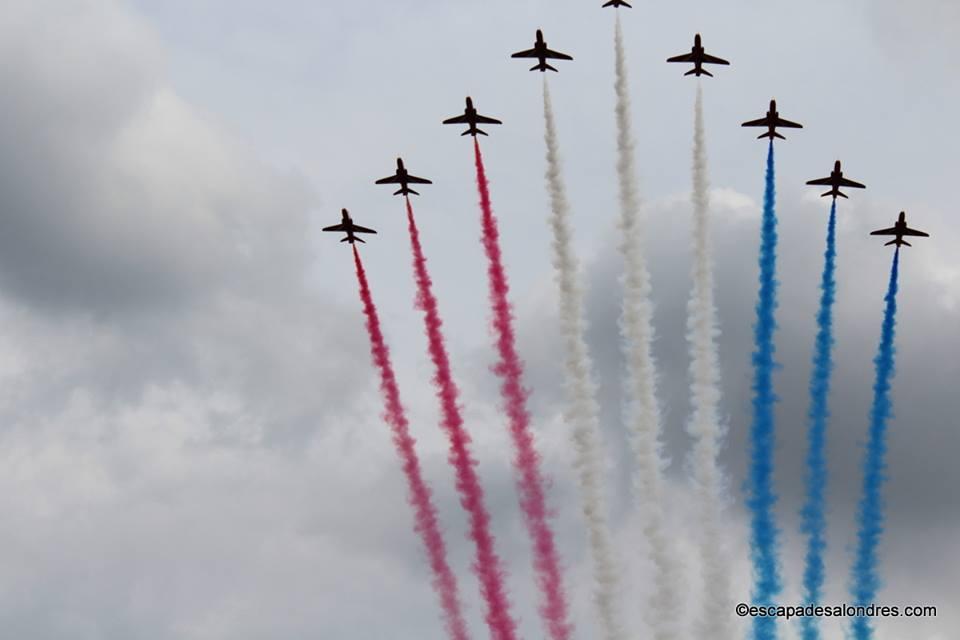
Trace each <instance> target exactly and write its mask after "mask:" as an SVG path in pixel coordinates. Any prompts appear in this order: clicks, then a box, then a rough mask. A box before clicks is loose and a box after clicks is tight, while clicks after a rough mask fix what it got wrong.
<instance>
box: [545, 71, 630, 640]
mask: <svg viewBox="0 0 960 640" xmlns="http://www.w3.org/2000/svg"><path fill="white" fill-rule="evenodd" d="M543 117H544V121H545V122H546V133H545V136H544V137H545V139H546V143H547V172H546V179H547V190H548V192H549V194H550V209H551V212H552V215H551V216H550V227H551V228H552V230H553V266H554V268H555V269H556V271H555V273H554V277H555V278H556V281H557V285H558V286H559V288H560V332H561V336H562V337H563V345H564V351H565V358H564V366H565V368H566V380H565V386H566V392H567V398H568V404H567V408H566V411H565V418H566V421H567V423H568V424H569V425H571V426H572V431H573V444H574V452H575V454H576V458H575V465H576V468H577V472H578V480H579V482H580V499H581V509H582V511H583V515H584V518H585V519H586V521H587V534H588V537H589V543H590V552H591V555H592V560H593V577H594V580H595V584H594V604H595V605H596V607H597V613H598V615H599V618H600V625H601V629H602V632H603V638H604V639H605V640H624V639H625V637H626V636H625V635H624V631H623V625H622V623H621V619H620V612H619V608H618V593H619V584H620V580H619V575H618V573H617V565H616V562H615V561H614V553H613V548H612V545H611V540H610V527H609V525H608V523H607V518H606V515H605V514H606V505H605V502H604V499H603V466H602V465H601V463H600V459H599V452H598V448H599V444H598V436H599V431H600V420H599V417H598V416H599V407H598V405H597V400H596V385H595V384H594V381H593V365H592V363H591V361H590V354H589V353H588V351H587V344H586V341H585V339H584V335H585V334H586V321H585V319H584V314H583V293H582V291H581V289H580V286H579V283H578V275H577V274H578V265H577V259H576V256H575V255H574V254H573V249H572V246H571V245H572V243H571V240H570V235H571V234H570V204H569V202H568V201H567V193H566V188H565V186H564V182H563V175H562V173H561V166H560V165H561V162H560V153H559V149H558V143H557V129H556V124H555V122H554V117H553V106H552V104H551V101H550V89H549V87H548V85H547V79H546V77H544V79H543Z"/></svg>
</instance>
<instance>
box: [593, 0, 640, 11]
mask: <svg viewBox="0 0 960 640" xmlns="http://www.w3.org/2000/svg"><path fill="white" fill-rule="evenodd" d="M603 7H627V8H628V9H633V7H632V6H631V5H629V4H627V3H626V2H624V1H623V0H610V2H608V3H606V4H605V5H603ZM603 7H600V8H601V9H602V8H603Z"/></svg>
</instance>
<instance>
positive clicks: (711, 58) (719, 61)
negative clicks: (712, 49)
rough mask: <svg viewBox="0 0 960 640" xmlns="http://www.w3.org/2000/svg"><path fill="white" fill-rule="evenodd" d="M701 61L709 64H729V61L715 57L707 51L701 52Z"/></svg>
mask: <svg viewBox="0 0 960 640" xmlns="http://www.w3.org/2000/svg"><path fill="white" fill-rule="evenodd" d="M702 62H709V63H710V64H730V63H729V62H727V61H726V60H724V59H723V58H718V57H716V56H712V55H710V54H709V53H705V54H703V60H702Z"/></svg>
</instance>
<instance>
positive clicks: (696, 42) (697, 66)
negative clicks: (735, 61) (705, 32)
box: [667, 33, 730, 78]
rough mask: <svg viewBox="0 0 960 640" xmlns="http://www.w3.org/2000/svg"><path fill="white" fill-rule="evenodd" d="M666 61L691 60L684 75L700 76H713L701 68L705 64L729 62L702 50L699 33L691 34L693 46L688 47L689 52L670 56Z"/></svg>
mask: <svg viewBox="0 0 960 640" xmlns="http://www.w3.org/2000/svg"><path fill="white" fill-rule="evenodd" d="M667 62H692V63H693V69H690V71H687V72H686V73H685V74H683V75H685V76H689V75H696V76H698V77H699V76H700V75H701V74H702V75H705V76H710V77H711V78H712V77H713V74H712V73H710V72H709V71H707V70H706V69H704V68H703V65H705V64H730V63H729V62H727V61H726V60H724V59H723V58H718V57H716V56H711V55H710V54H709V53H706V52H705V51H704V50H703V45H702V44H701V43H700V34H699V33H698V34H697V35H695V36H693V48H692V49H690V53H684V54H682V55H679V56H673V57H672V58H667Z"/></svg>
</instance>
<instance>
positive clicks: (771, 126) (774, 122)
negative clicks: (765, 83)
mask: <svg viewBox="0 0 960 640" xmlns="http://www.w3.org/2000/svg"><path fill="white" fill-rule="evenodd" d="M740 126H741V127H767V132H766V133H761V134H760V135H758V136H757V139H758V140H759V139H760V138H770V139H771V140H773V139H774V138H780V139H781V140H786V138H784V137H783V136H782V135H780V134H779V133H777V130H776V129H777V127H786V128H788V129H803V125H802V124H798V123H796V122H790V121H789V120H784V119H783V118H781V117H780V113H779V112H778V111H777V101H776V100H771V101H770V110H769V111H767V115H766V116H765V117H763V118H760V119H759V120H750V121H748V122H744V123H743V124H742V125H740Z"/></svg>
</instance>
